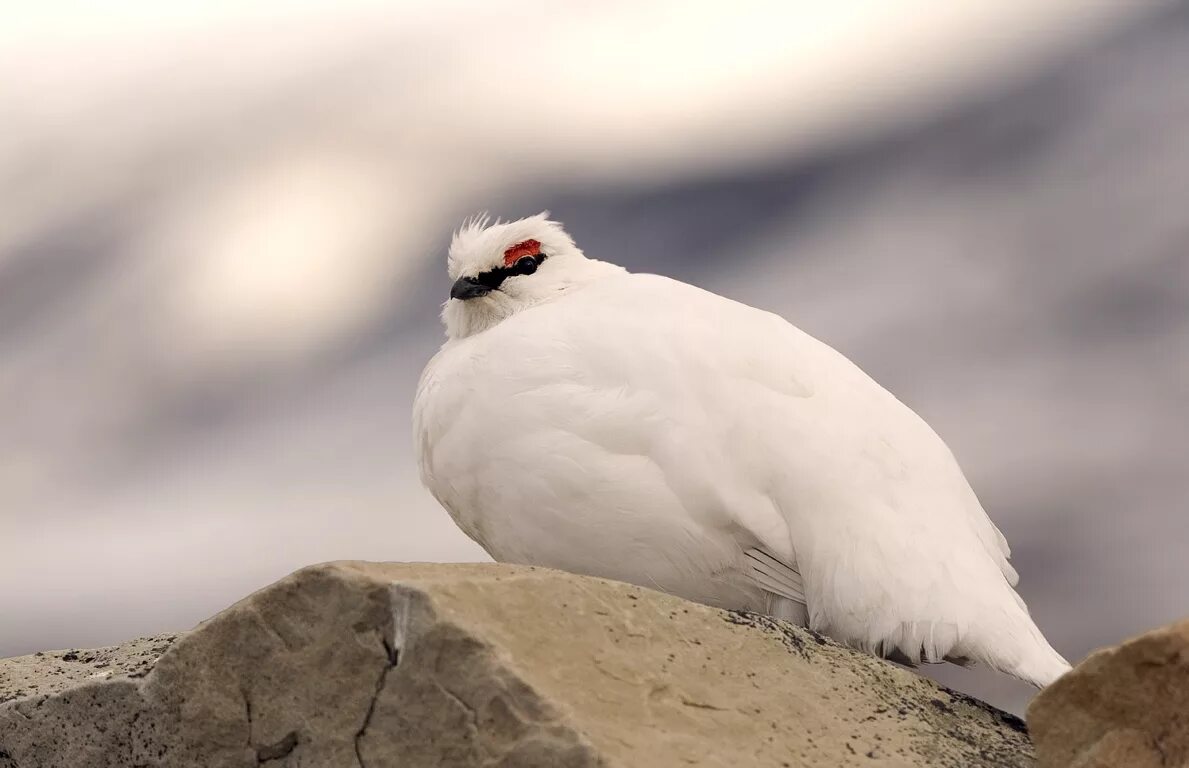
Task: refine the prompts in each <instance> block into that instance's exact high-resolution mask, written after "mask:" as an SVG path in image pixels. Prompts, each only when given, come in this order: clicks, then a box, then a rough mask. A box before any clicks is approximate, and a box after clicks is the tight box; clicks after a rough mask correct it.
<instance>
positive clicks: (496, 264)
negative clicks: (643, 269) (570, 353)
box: [442, 211, 600, 339]
mask: <svg viewBox="0 0 1189 768" xmlns="http://www.w3.org/2000/svg"><path fill="white" fill-rule="evenodd" d="M595 263H600V262H593V261H592V260H590V259H587V258H586V256H584V255H583V253H582V251H581V250H579V249H578V247H577V246H576V245H574V241H573V240H572V239H571V238H570V236H569V235H568V234H566V231H565V230H564V229H562V226H561V224H558V223H557V222H556V221H550V219H549V212H548V211H543V212H542V213H539V214H537V215H536V216H530V217H528V218H527V219H520V220H519V221H509V222H500V221H496V222H494V223H493V222H491V220H490V219H489V218H488V217H487V216H486V215H483V216H477V217H474V218H471V219H469V220H467V221H466V222H465V223H464V224H463V225H462V227H461V228H460V229H459V230H458V231H457V232H455V233H454V240H453V241H452V242H451V243H450V255H449V259H448V263H447V270H448V272H449V274H450V279H451V280H453V281H454V285H453V287H451V289H450V300H449V301H447V302H446V304H445V306H444V307H443V308H442V320H443V322H444V323H445V324H446V333H447V335H449V337H450V338H452V339H457V338H463V337H466V336H471V335H473V334H476V333H479V332H480V331H483V330H486V329H487V328H490V327H492V326H493V325H495V324H496V323H498V322H500V321H501V320H503V319H505V318H507V317H510V316H511V315H513V314H515V313H516V312H519V311H521V310H523V309H527V308H528V307H531V306H533V305H535V304H539V303H541V302H543V301H547V300H549V299H551V298H555V297H557V296H558V295H559V294H561V293H563V292H565V291H566V290H568V289H570V288H572V287H574V286H576V285H578V284H581V283H584V282H587V281H588V280H589V279H590V277H591V270H590V269H589V266H590V265H591V264H595Z"/></svg>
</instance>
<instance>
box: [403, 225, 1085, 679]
mask: <svg viewBox="0 0 1189 768" xmlns="http://www.w3.org/2000/svg"><path fill="white" fill-rule="evenodd" d="M528 237H534V238H536V239H538V240H540V241H541V242H542V243H543V244H544V243H547V242H548V245H546V246H545V247H543V248H542V250H543V252H546V253H548V258H547V259H546V261H545V262H543V263H542V265H541V267H540V268H539V269H538V271H537V273H536V274H533V275H529V276H523V277H515V278H511V279H509V280H508V281H507V284H505V285H503V286H501V290H499V291H496V292H494V293H493V294H492V295H491V296H488V297H484V298H481V299H473V300H469V301H465V302H464V301H458V300H452V301H450V302H448V305H447V307H446V309H445V311H444V313H443V314H444V317H445V319H446V322H447V324H448V330H449V335H450V337H451V338H450V340H449V341H448V342H447V343H446V344H445V345H444V346H443V348H442V350H441V351H440V352H439V353H438V355H437V356H435V357H434V359H433V360H432V361H431V362H430V364H429V365H428V367H427V368H426V370H425V373H424V374H423V377H422V380H421V384H420V387H419V389H418V393H417V398H416V403H415V406H414V423H415V433H416V436H417V440H418V449H419V455H420V462H421V470H422V476H423V479H424V482H425V484H426V486H427V487H428V488H429V489H430V490H431V491H432V492H433V494H434V495H435V496H436V497H437V498H438V499H439V500H440V501H441V503H442V504H443V506H445V508H446V509H447V510H448V511H449V512H450V514H451V516H452V517H453V518H454V519H455V520H456V521H457V522H458V524H459V526H460V527H461V528H462V529H463V530H464V531H465V532H466V533H467V534H468V535H470V536H471V537H472V538H474V539H475V540H476V541H477V542H478V543H479V544H480V545H482V546H483V547H484V548H485V549H486V550H487V551H488V552H489V553H491V555H492V556H493V557H494V558H495V559H497V560H501V561H509V562H518V563H532V564H539V565H545V566H551V567H555V568H561V569H565V570H569V571H574V572H578V573H587V574H592V575H597V576H604V577H608V578H613V579H619V580H623V581H629V582H633V583H636V584H641V585H644V586H649V587H653V588H657V589H661V590H664V591H667V592H671V593H673V594H677V595H681V596H684V597H686V598H689V599H692V600H697V601H701V602H705V603H708V604H711V605H717V606H721V607H725V608H739V609H748V610H755V611H763V612H769V613H773V614H777V615H782V616H785V617H792V618H794V619H798V620H801V621H803V622H804V623H807V624H808V625H809V626H810V627H812V628H813V629H815V630H818V631H821V632H824V633H827V634H829V635H832V636H833V637H835V638H837V639H839V640H841V641H843V642H846V643H849V644H851V645H853V646H855V647H858V648H863V649H866V650H868V651H871V652H873V653H878V654H882V655H887V654H889V653H892V652H898V653H900V654H903V655H904V656H905V657H907V658H908V659H909V660H910V661H914V662H915V661H918V660H924V661H940V660H942V659H944V658H946V657H967V658H970V659H973V660H977V661H982V662H984V663H986V664H988V665H990V666H992V667H994V668H996V669H999V670H1002V671H1004V672H1007V673H1010V674H1013V675H1015V676H1017V677H1020V678H1022V679H1025V680H1028V681H1030V682H1032V683H1034V684H1036V685H1045V684H1047V683H1048V682H1050V681H1051V680H1052V679H1054V678H1055V677H1057V676H1058V675H1060V674H1061V673H1062V672H1064V671H1065V670H1066V669H1067V668H1068V665H1067V664H1066V662H1065V661H1064V660H1063V659H1062V658H1061V657H1060V656H1059V655H1058V654H1057V653H1056V652H1055V651H1053V649H1052V648H1051V647H1050V646H1049V644H1048V643H1047V642H1046V641H1045V639H1044V637H1043V636H1042V635H1041V633H1040V631H1039V630H1038V629H1037V627H1036V625H1035V624H1034V623H1033V622H1032V620H1031V618H1030V617H1029V615H1028V612H1027V609H1026V608H1025V607H1024V603H1023V601H1022V600H1021V599H1020V598H1019V596H1018V595H1017V594H1016V593H1015V591H1014V590H1013V589H1012V586H1013V585H1014V583H1015V581H1016V578H1017V577H1016V574H1015V571H1014V570H1013V569H1012V568H1011V566H1010V565H1009V564H1008V562H1007V557H1008V548H1007V543H1006V542H1005V541H1004V539H1003V536H1002V535H1001V534H1000V533H999V531H998V530H997V529H996V528H995V526H994V525H993V524H992V522H991V521H990V519H989V518H988V517H987V515H986V513H985V512H984V511H983V509H982V507H981V506H980V504H979V502H978V499H977V498H976V497H975V494H974V492H973V491H972V490H971V488H970V486H969V484H968V483H967V482H966V479H965V478H964V477H963V475H962V472H961V470H960V469H959V467H958V465H957V462H956V461H955V460H954V457H953V456H952V454H951V453H950V451H949V450H948V449H947V447H946V446H945V444H944V443H943V442H942V440H941V439H940V438H939V437H938V436H937V435H936V434H935V433H934V432H933V431H932V430H931V429H930V428H929V427H928V425H926V424H925V422H924V421H922V420H921V419H920V418H919V417H918V416H917V415H916V414H915V413H914V412H913V411H912V410H910V409H909V408H908V407H906V406H905V405H903V404H902V403H900V402H899V401H898V400H897V399H896V398H895V397H893V396H892V395H891V394H890V393H888V392H887V391H886V390H884V389H883V388H882V387H880V386H879V385H878V384H876V383H875V382H874V381H873V380H872V379H870V378H869V377H868V376H867V375H865V374H864V373H863V372H862V371H861V370H859V368H858V367H856V366H855V365H854V364H852V363H851V362H850V361H848V360H847V359H846V358H844V357H843V356H842V355H840V354H839V353H837V352H836V351H834V350H833V349H831V348H830V347H828V346H826V345H825V344H823V343H821V342H819V341H817V340H816V339H814V338H812V337H810V336H808V335H807V334H805V333H803V332H801V331H800V330H798V329H797V328H795V327H793V326H792V325H790V324H789V323H788V322H786V321H785V320H783V319H781V318H780V317H778V316H776V315H773V314H770V313H767V312H763V311H760V310H757V309H754V308H752V307H748V306H746V305H743V304H739V303H737V302H734V301H730V300H728V299H725V298H723V297H721V296H717V295H715V294H712V293H709V292H706V291H703V290H700V289H698V288H694V287H692V286H689V285H686V284H684V283H680V282H677V281H675V280H670V279H668V278H664V277H658V276H655V275H639V274H628V273H626V272H625V271H624V270H623V269H622V268H620V267H616V266H614V265H610V264H606V263H603V262H598V261H594V260H590V259H587V258H586V257H585V256H583V255H582V253H581V251H579V250H578V249H577V248H576V247H574V245H573V242H572V241H571V240H570V239H569V236H568V235H565V233H564V231H562V230H561V228H560V226H559V225H557V224H556V223H554V222H549V221H547V220H546V219H545V218H544V216H540V217H535V218H534V219H528V220H524V221H521V222H512V223H510V224H496V225H492V226H490V227H488V228H486V229H482V228H481V225H476V226H474V227H472V228H470V229H468V230H465V234H463V233H460V235H459V236H458V237H457V238H456V240H455V245H454V248H453V249H452V254H451V267H452V269H451V273H452V276H455V277H457V276H459V275H465V274H471V275H473V274H475V273H476V271H483V270H484V269H489V268H491V266H493V265H496V264H498V259H499V257H500V254H502V251H503V249H504V248H506V247H508V246H509V245H511V244H513V243H515V242H518V241H520V240H524V239H527V238H528ZM547 249H551V250H547ZM468 269H470V270H472V271H470V272H468V271H467V270H468Z"/></svg>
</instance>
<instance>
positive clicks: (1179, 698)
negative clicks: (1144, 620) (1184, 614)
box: [1028, 621, 1189, 768]
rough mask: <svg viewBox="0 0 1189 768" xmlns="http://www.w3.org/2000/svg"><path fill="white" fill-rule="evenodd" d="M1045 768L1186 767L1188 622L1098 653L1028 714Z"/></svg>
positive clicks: (1042, 697) (1051, 689)
mask: <svg viewBox="0 0 1189 768" xmlns="http://www.w3.org/2000/svg"><path fill="white" fill-rule="evenodd" d="M1028 724H1029V725H1030V726H1031V727H1032V730H1033V733H1034V734H1035V736H1036V750H1037V756H1038V757H1039V764H1040V765H1041V766H1044V768H1050V767H1051V768H1058V767H1060V768H1113V766H1127V768H1160V767H1161V766H1177V767H1178V768H1180V766H1185V765H1189V621H1182V622H1179V623H1177V624H1173V625H1171V626H1168V627H1164V628H1162V629H1157V630H1153V631H1151V632H1148V633H1146V634H1143V635H1140V636H1139V637H1136V638H1133V639H1131V640H1128V641H1127V642H1125V643H1123V644H1122V645H1120V646H1117V647H1114V648H1107V649H1105V650H1101V651H1097V652H1096V653H1093V654H1091V655H1090V656H1089V657H1087V658H1086V660H1085V661H1083V662H1082V663H1081V664H1079V665H1078V666H1076V667H1075V668H1074V669H1073V671H1072V672H1069V673H1068V674H1066V675H1064V676H1063V677H1062V678H1061V679H1059V680H1057V682H1055V683H1053V684H1052V685H1051V686H1049V687H1048V688H1046V689H1045V690H1044V691H1041V693H1040V694H1038V695H1037V697H1036V698H1035V699H1033V701H1032V704H1031V705H1030V706H1029V707H1028Z"/></svg>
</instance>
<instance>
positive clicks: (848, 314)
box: [0, 0, 1189, 712]
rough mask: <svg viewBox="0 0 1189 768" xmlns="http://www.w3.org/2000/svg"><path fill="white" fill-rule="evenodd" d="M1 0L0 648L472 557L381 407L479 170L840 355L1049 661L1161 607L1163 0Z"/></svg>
mask: <svg viewBox="0 0 1189 768" xmlns="http://www.w3.org/2000/svg"><path fill="white" fill-rule="evenodd" d="M0 13H2V17H3V22H2V23H0V126H2V127H0V203H2V204H0V656H7V655H14V654H21V653H28V652H32V651H35V650H39V649H48V648H62V647H88V646H95V645H102V644H110V643H115V642H119V641H122V640H125V639H128V638H130V637H132V636H135V635H138V634H147V633H155V632H161V631H167V630H178V629H185V628H189V627H190V626H192V625H193V624H195V623H196V622H197V621H199V620H200V619H203V618H205V617H207V616H209V615H210V614H212V613H214V612H216V611H217V610H219V609H221V608H223V607H225V606H226V605H228V604H230V603H231V602H233V601H235V600H236V599H238V598H240V597H242V596H243V595H245V594H246V593H247V592H248V591H250V590H252V589H255V588H257V587H260V586H263V585H265V584H267V583H269V582H271V581H273V580H275V579H277V578H279V577H281V576H283V575H285V574H286V573H288V572H289V571H291V570H293V569H296V568H298V567H300V566H302V565H306V564H309V563H313V562H318V561H325V560H331V559H338V558H355V559H372V560H441V561H451V560H478V559H485V556H484V554H483V553H482V551H481V550H479V549H478V548H477V547H476V546H475V545H474V544H472V543H471V542H470V541H469V540H467V539H466V538H465V537H464V536H463V535H462V534H461V533H460V532H458V531H457V530H456V529H455V528H454V526H453V524H452V523H451V522H450V520H449V518H448V517H447V515H446V514H445V513H444V512H443V511H442V510H441V509H440V508H439V507H438V506H437V504H436V503H435V502H434V501H433V500H432V498H431V497H430V496H429V495H428V493H427V492H425V491H424V490H423V489H422V488H421V487H420V485H419V481H418V478H417V471H416V467H415V461H414V457H413V452H412V445H411V437H410V425H409V414H410V405H411V400H412V395H413V387H414V385H415V382H416V379H417V376H418V374H419V373H420V371H421V368H422V366H423V365H424V363H425V362H426V361H427V360H428V358H429V357H430V355H431V354H432V353H433V352H434V351H435V349H436V348H437V346H438V345H439V344H440V342H441V340H442V331H441V328H440V326H439V324H438V318H437V313H438V310H439V308H440V305H441V303H442V301H443V300H445V298H446V296H447V292H448V290H449V281H448V280H447V278H446V276H445V271H444V256H445V246H446V244H447V242H448V240H449V236H450V233H451V230H452V229H453V228H454V227H456V226H457V225H458V223H459V222H460V221H461V219H462V217H463V216H464V215H467V214H470V213H473V212H475V211H478V210H490V211H491V212H492V213H493V214H497V215H502V216H505V217H519V216H522V215H527V214H531V213H535V212H537V211H539V210H541V209H544V208H548V209H550V210H552V211H553V213H554V216H555V218H557V219H559V220H561V221H563V222H564V223H565V224H566V225H567V227H568V228H569V230H570V231H571V233H572V234H573V235H574V236H575V238H576V239H577V241H578V243H579V245H580V246H582V247H583V248H584V249H585V250H586V252H587V253H588V254H589V255H591V256H593V257H596V258H606V259H609V260H613V261H617V262H620V263H622V264H624V265H626V266H628V267H629V268H631V269H633V270H635V271H656V272H662V273H665V274H669V275H672V276H674V277H677V278H680V279H683V280H686V281H689V282H693V283H697V284H698V285H701V286H704V287H706V288H708V289H710V290H713V291H716V292H719V293H723V294H726V295H728V296H731V297H733V298H737V299H739V300H742V301H745V302H747V303H750V304H754V305H757V306H760V307H764V308H766V309H770V310H773V311H776V312H778V313H780V314H782V315H784V316H785V317H787V318H788V319H789V320H791V321H792V322H794V323H795V324H797V325H799V326H801V327H802V328H804V329H806V330H807V331H809V332H810V333H812V334H814V335H816V336H818V337H820V338H822V339H823V340H825V341H827V342H828V343H830V344H831V345H833V346H835V347H836V348H838V349H840V350H841V351H842V352H844V353H845V354H847V355H848V356H849V357H851V358H852V359H853V360H855V361H856V362H858V363H859V364H860V365H861V366H862V367H863V368H865V369H866V370H867V371H868V372H869V373H871V374H872V375H873V376H874V377H875V378H876V379H878V380H879V381H880V382H882V383H883V384H884V385H885V386H887V387H888V388H889V389H891V390H892V391H893V392H895V393H896V394H897V395H898V396H899V397H900V398H901V399H903V400H904V401H905V402H907V403H908V404H909V405H911V406H912V407H913V408H915V409H916V410H917V411H918V412H919V413H921V414H922V415H923V416H924V417H925V418H926V419H927V420H928V421H929V422H930V423H931V424H932V425H933V426H934V427H935V428H936V429H937V430H938V432H940V434H942V435H943V436H944V437H945V438H946V440H947V441H948V443H949V444H950V446H951V447H952V448H953V449H954V452H955V453H956V454H957V456H958V458H959V461H960V462H961V463H962V465H963V467H964V468H965V470H966V472H967V475H968V477H969V478H970V480H971V482H972V484H973V485H974V487H975V489H976V490H977V491H978V493H979V495H980V496H981V498H982V500H983V502H984V504H985V506H986V507H987V509H988V510H989V511H990V513H991V516H992V517H993V518H994V519H995V520H996V521H997V522H998V523H999V525H1000V526H1001V528H1002V529H1003V531H1004V533H1005V534H1006V535H1007V537H1008V539H1009V540H1010V541H1011V543H1012V545H1013V549H1014V555H1015V557H1014V562H1015V563H1016V565H1017V567H1018V569H1019V571H1020V572H1021V574H1022V578H1023V580H1022V585H1021V592H1022V593H1023V595H1024V597H1025V598H1026V599H1027V601H1028V603H1029V604H1030V606H1031V608H1032V612H1033V614H1034V615H1035V616H1036V618H1037V620H1038V622H1039V624H1040V625H1041V627H1042V628H1043V629H1044V630H1045V631H1046V632H1047V634H1048V635H1049V637H1050V639H1051V640H1052V641H1053V644H1054V645H1055V646H1056V647H1057V648H1058V649H1059V650H1060V651H1062V652H1063V653H1064V654H1066V655H1067V656H1068V657H1069V658H1070V659H1072V660H1077V659H1079V658H1081V657H1082V656H1083V655H1085V654H1086V653H1087V652H1088V651H1090V650H1091V649H1093V648H1095V647H1097V646H1101V645H1104V644H1110V643H1115V642H1118V641H1119V640H1120V639H1122V638H1124V637H1125V636H1128V635H1131V634H1134V633H1137V632H1140V631H1142V630H1146V629H1148V628H1151V627H1153V626H1155V625H1159V624H1162V623H1165V622H1168V621H1171V620H1173V619H1176V618H1179V617H1183V616H1185V615H1187V614H1189V597H1187V596H1186V588H1185V585H1186V583H1187V582H1189V556H1187V551H1186V545H1187V544H1189V510H1187V509H1186V499H1189V466H1187V461H1186V456H1187V453H1186V438H1187V437H1189V435H1187V428H1189V368H1187V362H1186V360H1187V359H1189V87H1186V83H1189V3H1185V2H1149V3H1144V2H1137V0H1118V1H1117V2H1108V1H1106V0H1102V1H1101V2H1100V1H1098V0H1046V2H1044V3H1037V2H1032V1H1031V0H962V1H961V2H953V3H937V2H934V1H933V0H864V1H862V2H860V1H859V0H855V1H854V2H850V3H823V2H818V0H798V1H792V0H782V1H781V2H763V1H762V0H735V1H734V2H732V3H730V4H722V5H720V6H717V7H716V6H713V5H711V4H709V3H704V4H697V3H685V2H676V1H673V2H650V3H639V2H598V3H595V2H584V3H570V4H561V3H537V2H518V1H516V0H505V1H504V2H484V3H467V2H440V1H437V0H435V1H432V2H431V1H430V0H425V1H424V2H403V3H398V4H391V3H385V4H379V3H367V2H359V1H358V0H356V2H349V3H342V2H339V3H330V2H312V1H309V2H283V3H282V2H279V1H275V2H272V1H269V0H250V1H248V2H243V1H241V2H236V3H225V4H224V3H205V4H193V5H186V4H181V3H157V4H150V3H143V2H113V3H106V4H103V5H94V4H82V3H77V4H76V3H65V2H48V3H42V4H23V5H21V6H19V7H18V6H17V5H16V4H5V7H4V8H3V10H2V11H0ZM929 673H930V674H934V675H937V676H938V677H940V678H942V679H943V680H945V681H946V682H947V683H949V684H951V685H954V686H956V687H958V688H960V689H962V690H965V691H968V692H970V693H973V694H975V695H978V696H981V697H984V698H987V699H989V700H990V701H992V702H993V703H996V704H998V705H1000V706H1004V707H1008V708H1010V709H1013V710H1015V711H1017V712H1018V711H1020V710H1021V709H1022V707H1023V705H1024V703H1025V702H1026V700H1027V697H1028V696H1029V694H1030V691H1029V689H1028V688H1027V687H1026V686H1022V685H1017V684H1014V683H1013V682H1011V681H1008V680H1005V679H1002V678H1000V677H998V676H995V675H993V674H990V673H987V672H985V671H977V670H975V671H962V670H954V669H950V670H942V671H936V670H930V672H929Z"/></svg>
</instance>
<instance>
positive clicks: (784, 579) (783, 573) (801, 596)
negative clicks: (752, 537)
mask: <svg viewBox="0 0 1189 768" xmlns="http://www.w3.org/2000/svg"><path fill="white" fill-rule="evenodd" d="M743 556H744V557H745V558H747V562H746V566H747V575H748V576H749V577H750V578H751V580H752V581H754V582H755V583H756V584H757V585H759V586H760V587H761V588H762V589H764V590H766V591H768V592H771V593H772V594H774V595H779V596H780V597H784V598H787V599H789V600H792V601H793V602H796V603H800V604H801V605H805V586H804V585H803V584H802V583H801V574H799V573H797V569H796V568H794V567H793V566H791V565H789V564H788V563H786V562H784V561H783V560H781V559H780V558H779V557H777V556H776V555H774V554H772V553H771V552H769V551H768V550H767V549H765V548H764V547H750V548H748V549H746V550H744V552H743Z"/></svg>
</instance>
